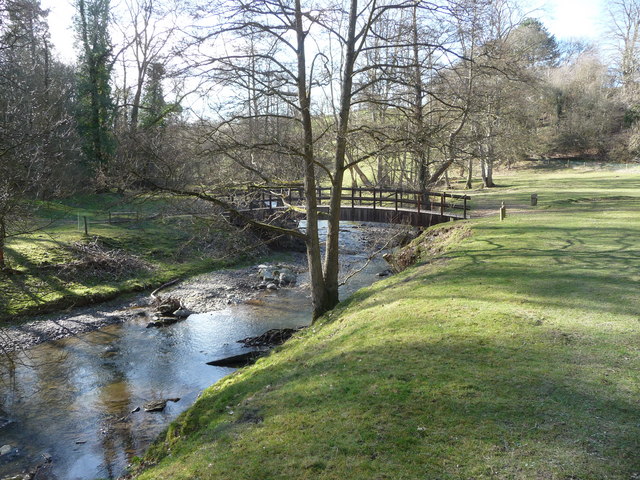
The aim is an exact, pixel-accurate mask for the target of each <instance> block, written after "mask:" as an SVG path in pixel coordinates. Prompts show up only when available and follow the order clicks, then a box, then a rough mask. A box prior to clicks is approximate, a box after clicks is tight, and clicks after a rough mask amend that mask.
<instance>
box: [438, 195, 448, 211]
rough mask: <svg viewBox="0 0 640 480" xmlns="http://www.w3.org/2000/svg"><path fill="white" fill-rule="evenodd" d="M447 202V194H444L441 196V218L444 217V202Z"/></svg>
mask: <svg viewBox="0 0 640 480" xmlns="http://www.w3.org/2000/svg"><path fill="white" fill-rule="evenodd" d="M446 201H447V198H446V197H445V194H444V193H442V194H441V195H440V216H441V217H444V202H446Z"/></svg>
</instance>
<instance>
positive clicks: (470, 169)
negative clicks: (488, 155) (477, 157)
mask: <svg viewBox="0 0 640 480" xmlns="http://www.w3.org/2000/svg"><path fill="white" fill-rule="evenodd" d="M464 188H466V189H467V190H471V189H472V188H473V158H470V159H469V162H468V163H467V181H466V183H465V184H464Z"/></svg>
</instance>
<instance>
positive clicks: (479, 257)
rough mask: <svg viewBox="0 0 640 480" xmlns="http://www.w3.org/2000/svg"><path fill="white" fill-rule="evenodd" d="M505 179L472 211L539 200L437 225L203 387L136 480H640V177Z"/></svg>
mask: <svg viewBox="0 0 640 480" xmlns="http://www.w3.org/2000/svg"><path fill="white" fill-rule="evenodd" d="M498 180H499V182H500V184H501V185H503V187H502V188H500V189H496V190H492V191H491V192H476V201H477V202H480V203H483V202H484V204H486V205H489V206H490V205H492V204H494V203H495V204H496V205H498V204H499V203H500V201H502V200H503V199H504V200H506V202H507V204H510V203H511V204H515V203H516V202H520V203H522V204H523V205H521V206H522V207H523V209H524V204H525V203H526V202H525V201H526V200H527V199H528V197H529V195H530V193H531V192H532V191H535V192H537V193H539V194H540V203H539V206H538V207H537V208H536V209H529V210H528V211H526V212H524V211H523V212H521V213H518V214H515V213H514V214H512V215H509V216H508V217H507V220H506V221H504V222H499V221H498V220H497V219H496V218H495V216H492V217H487V218H482V219H478V220H472V221H469V222H465V223H458V224H456V225H451V224H449V225H445V226H441V227H438V228H437V231H438V232H439V234H438V235H434V234H433V232H432V233H431V234H430V235H431V236H432V237H433V239H434V240H433V241H435V242H440V243H439V245H437V246H436V247H434V246H433V244H430V245H424V244H423V245H419V244H418V243H416V244H415V245H414V249H415V252H416V256H417V258H418V263H417V264H416V265H415V266H413V267H411V268H409V269H407V270H405V271H404V272H402V273H400V274H398V275H395V276H393V277H391V278H388V279H386V280H383V281H380V282H378V283H376V284H375V285H373V286H371V287H369V288H367V289H364V290H362V291H360V292H359V293H357V294H356V295H355V296H353V297H352V298H351V299H349V300H348V301H346V302H344V303H343V304H341V305H340V307H339V308H338V309H336V310H335V311H334V312H332V313H331V314H329V315H327V316H325V317H324V318H323V319H322V320H321V321H320V322H319V323H318V324H317V325H316V326H314V327H313V328H310V329H308V330H306V331H305V332H303V333H301V334H300V335H299V336H298V337H297V338H294V339H293V340H291V341H290V342H288V343H287V344H286V345H285V346H283V347H282V348H281V349H280V350H279V351H278V352H277V354H273V355H270V356H269V357H267V358H264V359H261V360H259V361H258V363H257V364H255V365H254V366H252V367H249V368H245V369H242V370H240V371H238V372H236V373H235V374H233V375H231V376H229V377H227V378H225V379H223V380H222V381H220V382H218V383H217V384H216V385H214V386H212V387H211V388H209V389H208V390H206V391H205V392H204V393H203V394H202V396H201V397H200V399H199V400H198V401H197V403H196V404H195V405H194V406H193V407H192V408H191V409H190V410H188V411H187V412H185V413H184V414H183V415H182V416H180V417H179V419H178V420H177V421H175V422H174V423H173V424H172V425H171V426H170V427H169V429H168V431H167V434H166V437H163V438H162V439H160V440H159V441H158V442H157V443H156V444H155V445H154V446H153V447H152V448H151V450H150V451H149V453H148V455H147V456H146V458H145V461H146V462H149V464H156V465H155V466H154V467H152V468H149V469H147V470H146V471H144V472H142V473H141V474H140V476H139V478H141V479H161V478H162V479H164V478H171V479H195V478H200V479H205V478H211V479H214V478H215V479H221V478H224V479H258V478H259V479H276V478H281V479H291V478H296V479H298V478H309V479H346V478H348V479H383V478H388V479H394V480H395V479H418V478H421V479H481V478H487V479H488V478H491V479H495V478H498V479H581V480H586V479H631V478H640V456H639V455H638V451H639V447H640V421H639V419H640V403H639V402H638V396H639V393H640V381H639V379H638V374H637V372H638V371H640V347H639V345H640V311H639V307H638V299H639V297H638V292H639V287H640V175H639V174H638V173H635V174H633V173H606V172H602V173H583V172H577V171H566V172H556V173H551V174H546V173H539V174H534V173H530V174H525V175H521V176H517V177H503V178H499V179H498ZM451 228H455V229H456V231H455V232H453V233H452V232H449V233H447V232H446V230H448V229H451ZM460 229H461V230H460ZM418 242H419V240H418ZM147 466H148V464H147Z"/></svg>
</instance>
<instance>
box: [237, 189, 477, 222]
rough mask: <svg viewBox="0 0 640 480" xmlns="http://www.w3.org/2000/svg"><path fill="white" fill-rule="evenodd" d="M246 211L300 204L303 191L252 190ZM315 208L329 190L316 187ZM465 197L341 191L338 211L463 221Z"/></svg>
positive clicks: (466, 207) (415, 192)
mask: <svg viewBox="0 0 640 480" xmlns="http://www.w3.org/2000/svg"><path fill="white" fill-rule="evenodd" d="M251 192H252V193H251V197H250V198H251V200H250V201H249V204H248V208H249V209H255V208H270V209H271V208H278V207H282V206H284V205H285V204H289V205H296V204H300V203H302V202H304V199H305V197H304V188H303V187H302V186H300V185H291V186H285V187H281V186H278V187H253V188H252V190H251ZM316 199H317V201H318V205H320V206H322V205H326V202H328V201H329V200H330V199H331V188H329V187H317V188H316ZM468 201H469V197H468V196H467V195H457V194H452V193H447V192H422V191H418V190H402V189H391V188H371V187H355V188H349V187H345V188H343V189H342V207H343V208H344V207H346V208H349V207H351V208H355V207H369V208H372V209H374V210H375V209H377V208H380V209H392V210H395V211H399V210H413V211H417V212H418V213H422V212H424V213H427V212H431V213H435V214H439V215H441V216H451V217H457V218H467V215H468V211H469V204H468Z"/></svg>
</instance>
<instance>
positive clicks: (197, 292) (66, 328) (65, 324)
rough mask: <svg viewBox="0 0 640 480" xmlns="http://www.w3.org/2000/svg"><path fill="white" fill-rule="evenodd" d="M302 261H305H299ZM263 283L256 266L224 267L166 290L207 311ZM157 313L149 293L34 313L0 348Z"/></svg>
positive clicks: (1, 338)
mask: <svg viewBox="0 0 640 480" xmlns="http://www.w3.org/2000/svg"><path fill="white" fill-rule="evenodd" d="M298 265H301V263H300V262H298ZM259 283H260V280H259V278H258V269H257V267H256V266H250V267H244V268H237V269H223V270H216V271H214V272H208V273H205V274H200V275H196V276H194V277H191V278H188V279H185V280H184V281H182V282H180V283H178V284H175V285H173V286H172V287H171V288H170V289H168V290H163V291H162V294H163V295H174V296H177V297H178V298H181V299H183V300H184V303H185V307H187V308H188V309H189V310H191V311H193V312H194V313H204V312H210V311H214V310H219V309H221V308H225V307H227V306H229V305H234V304H238V303H241V302H246V301H247V300H249V299H251V298H253V297H255V296H256V295H257V294H258V292H259V290H257V289H256V286H257V285H258V284H259ZM152 317H153V305H152V299H151V296H150V295H149V294H144V295H136V296H134V297H131V298H129V299H122V298H119V299H114V300H112V301H109V302H103V303H100V304H99V305H93V306H89V307H84V308H78V309H74V310H73V311H65V312H62V313H58V314H55V315H47V316H40V317H34V318H32V319H31V320H30V321H28V322H24V323H20V324H17V325H13V326H9V327H3V328H0V351H2V352H5V353H10V352H13V351H15V350H23V349H28V348H31V347H33V346H35V345H38V344H40V343H43V342H48V341H52V340H58V339H61V338H65V337H69V336H72V335H78V334H80V333H84V332H89V331H92V330H98V329H100V328H103V327H105V326H107V325H113V324H117V323H122V322H126V321H130V320H133V319H140V318H146V319H148V321H151V319H152Z"/></svg>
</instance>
